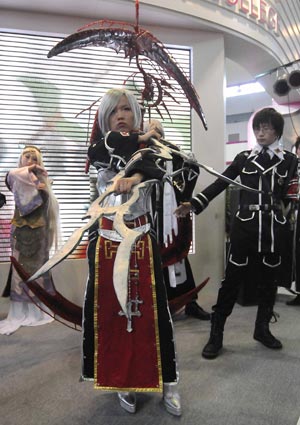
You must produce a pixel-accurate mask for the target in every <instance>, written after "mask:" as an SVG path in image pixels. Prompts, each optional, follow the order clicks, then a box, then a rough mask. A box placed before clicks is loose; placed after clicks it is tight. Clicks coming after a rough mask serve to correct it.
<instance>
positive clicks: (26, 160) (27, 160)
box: [21, 150, 38, 167]
mask: <svg viewBox="0 0 300 425" xmlns="http://www.w3.org/2000/svg"><path fill="white" fill-rule="evenodd" d="M37 163H38V157H37V153H36V151H35V150H28V151H25V152H24V153H23V154H22V159H21V165H22V167H29V166H30V165H33V164H37Z"/></svg>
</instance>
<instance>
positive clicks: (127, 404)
mask: <svg viewBox="0 0 300 425" xmlns="http://www.w3.org/2000/svg"><path fill="white" fill-rule="evenodd" d="M118 397H119V402H120V405H121V407H123V409H125V410H126V411H127V412H129V413H135V411H136V395H135V393H134V392H128V391H122V392H119V393H118Z"/></svg>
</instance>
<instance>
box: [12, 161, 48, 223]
mask: <svg viewBox="0 0 300 425" xmlns="http://www.w3.org/2000/svg"><path fill="white" fill-rule="evenodd" d="M7 182H8V185H9V187H10V190H11V191H12V192H13V194H14V199H15V204H16V207H17V208H18V210H19V213H20V215H21V216H26V215H28V214H30V213H31V212H32V211H34V210H35V209H36V208H38V207H39V206H41V205H42V203H43V198H42V196H41V193H40V191H39V190H38V188H37V184H38V183H39V180H38V178H37V176H36V175H35V174H34V173H33V172H31V171H29V169H28V167H22V168H16V169H14V170H11V171H10V172H9V173H8V175H7Z"/></svg>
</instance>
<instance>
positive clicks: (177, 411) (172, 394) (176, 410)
mask: <svg viewBox="0 0 300 425" xmlns="http://www.w3.org/2000/svg"><path fill="white" fill-rule="evenodd" d="M177 388H178V385H177V382H172V383H170V384H164V392H163V402H164V406H165V408H166V410H167V412H169V413H171V415H175V416H181V404H180V395H179V394H178V389H177Z"/></svg>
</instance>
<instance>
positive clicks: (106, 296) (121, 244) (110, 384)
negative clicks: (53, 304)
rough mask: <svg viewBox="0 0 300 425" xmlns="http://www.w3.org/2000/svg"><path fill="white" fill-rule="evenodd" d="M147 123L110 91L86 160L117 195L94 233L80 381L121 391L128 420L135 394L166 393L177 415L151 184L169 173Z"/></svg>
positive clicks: (132, 104) (101, 186) (131, 103)
mask: <svg viewBox="0 0 300 425" xmlns="http://www.w3.org/2000/svg"><path fill="white" fill-rule="evenodd" d="M141 122H142V114H141V108H140V105H139V104H138V102H137V100H136V98H135V96H134V95H133V94H132V93H131V92H129V91H127V90H125V89H122V88H120V89H111V90H109V91H108V92H107V93H106V94H105V95H104V96H103V98H102V100H101V103H100V106H99V109H98V124H99V129H100V130H101V131H98V132H97V134H99V135H100V137H99V140H94V143H92V145H91V146H90V148H89V150H88V157H89V161H90V163H91V164H92V165H93V166H95V167H96V169H97V171H98V181H97V188H98V191H99V194H102V193H104V192H105V191H106V189H107V188H109V187H110V188H112V190H113V191H114V193H113V194H111V195H109V196H108V197H107V198H106V200H105V202H104V204H105V207H107V214H105V215H104V216H102V217H101V218H100V219H99V222H98V223H97V225H96V226H95V228H94V229H92V230H91V231H90V243H89V247H88V259H89V279H88V283H87V289H86V297H85V302H84V319H83V370H82V379H83V380H93V381H94V386H95V388H96V389H102V390H111V391H116V392H117V393H118V398H119V402H120V405H121V406H122V407H123V408H124V409H125V410H126V411H128V412H130V413H134V412H135V411H136V403H137V400H136V393H137V392H163V405H164V406H165V408H166V410H167V411H168V412H169V413H171V414H173V415H176V416H179V415H181V404H180V397H179V394H178V390H177V380H178V373H177V362H176V352H175V345H174V335H173V324H172V319H171V316H170V312H169V309H168V303H167V296H166V290H165V286H164V279H163V273H162V267H161V258H160V252H159V246H158V242H157V240H156V233H155V229H154V227H153V215H152V214H151V212H153V211H152V210H151V201H152V199H151V198H152V195H153V192H152V190H151V186H149V185H147V184H146V183H147V181H149V180H153V179H155V181H156V182H158V184H160V183H159V182H160V181H161V180H162V179H163V177H164V176H165V174H166V170H165V168H164V165H163V162H164V159H163V158H161V161H160V160H159V153H158V151H157V150H155V149H154V148H151V147H148V144H150V145H151V144H152V142H151V138H152V137H154V138H158V134H157V133H156V132H155V130H150V131H148V132H147V133H142V132H140V127H141ZM99 129H98V130H99ZM141 146H143V149H140V147H141ZM157 162H159V165H158V164H157ZM120 172H121V173H123V175H122V174H119V173H120ZM117 175H118V177H119V179H117V180H114V182H113V186H111V179H112V178H114V177H116V176H117ZM120 176H121V177H120ZM141 182H144V183H145V185H144V187H142V188H140V189H139V192H138V195H139V196H138V197H137V198H136V200H134V202H133V201H131V199H132V190H134V188H135V187H136V186H137V185H139V184H140V183H141ZM130 202H132V204H131V205H130V207H129V210H127V209H126V208H127V205H129V204H130ZM114 208H115V209H114ZM112 211H115V212H116V213H115V214H114V213H113V212H112ZM122 211H124V214H123V215H122V216H121V217H122V220H121V221H120V213H121V212H122ZM120 223H121V227H122V229H125V231H124V235H123V236H122V235H121V234H120V231H121V230H120V227H119V226H120ZM117 229H118V230H117ZM126 229H127V230H126ZM129 229H130V230H129ZM133 229H134V232H136V235H137V240H136V241H135V242H134V243H133V245H131V243H130V242H128V238H127V237H126V234H127V232H128V233H129V234H130V235H132V230H133ZM121 233H122V231H121ZM138 235H139V236H138ZM120 252H122V255H121V254H120ZM128 270H129V273H128V275H127V271H128ZM124 293H125V306H124V305H123V306H122V302H121V301H120V298H121V297H122V294H124Z"/></svg>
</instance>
